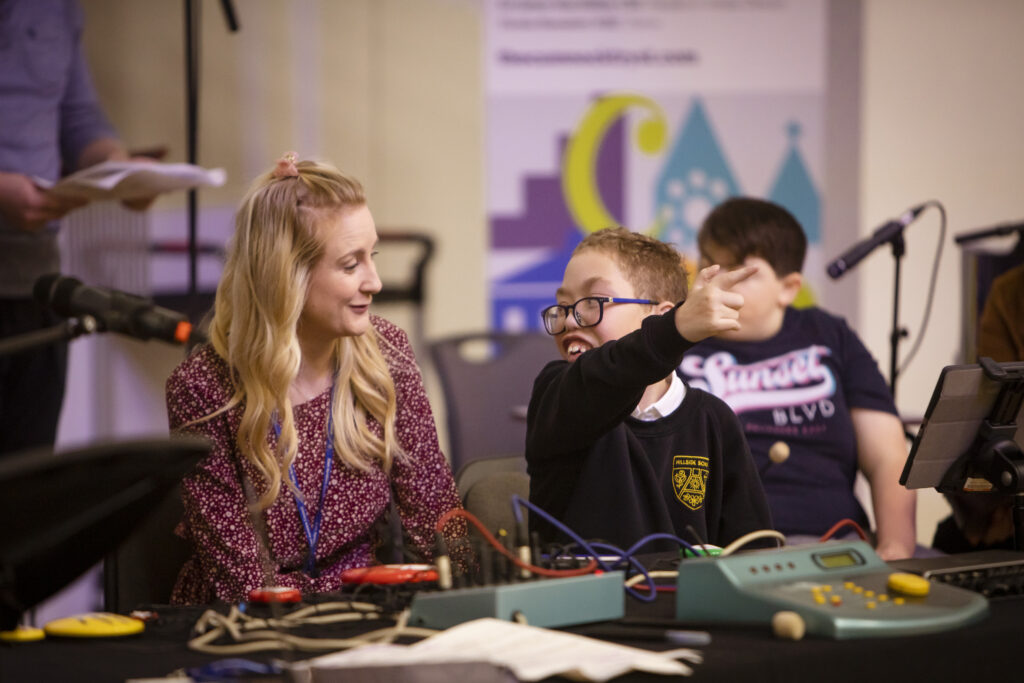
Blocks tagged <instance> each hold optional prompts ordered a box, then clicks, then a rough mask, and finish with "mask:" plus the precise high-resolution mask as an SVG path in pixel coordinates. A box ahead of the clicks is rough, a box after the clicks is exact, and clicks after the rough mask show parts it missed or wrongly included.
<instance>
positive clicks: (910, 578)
mask: <svg viewBox="0 0 1024 683" xmlns="http://www.w3.org/2000/svg"><path fill="white" fill-rule="evenodd" d="M888 585H889V590H891V591H895V592H897V593H903V594H904V595H916V596H925V595H928V590H929V589H930V588H931V584H930V583H928V579H925V578H922V577H920V576H918V575H917V574H907V573H905V572H896V573H894V574H889V582H888Z"/></svg>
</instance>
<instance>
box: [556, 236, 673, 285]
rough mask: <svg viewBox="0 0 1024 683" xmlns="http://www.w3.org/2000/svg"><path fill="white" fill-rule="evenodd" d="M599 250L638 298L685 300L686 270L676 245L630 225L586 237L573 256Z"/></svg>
mask: <svg viewBox="0 0 1024 683" xmlns="http://www.w3.org/2000/svg"><path fill="white" fill-rule="evenodd" d="M586 249H596V250H598V251H601V252H603V253H605V254H607V255H608V256H610V257H611V258H612V259H613V260H614V261H615V263H616V264H617V265H618V266H619V269H620V270H621V271H622V274H623V276H624V277H625V278H626V280H628V281H629V283H630V284H631V285H633V290H634V294H635V295H636V296H637V297H641V298H645V299H653V300H655V301H658V302H661V301H672V302H675V303H679V302H680V301H684V300H685V299H686V270H685V268H684V267H683V258H682V256H681V255H680V254H679V252H678V251H676V250H675V248H674V247H673V246H672V245H670V244H666V243H665V242H659V241H658V240H656V239H654V238H653V237H648V236H647V235H643V234H641V233H638V232H633V231H631V230H629V229H627V228H623V227H618V228H605V229H604V230H598V231H597V232H594V233H591V234H589V235H587V236H586V237H585V238H583V241H582V242H580V243H579V244H577V245H576V249H574V250H573V252H572V253H573V255H576V254H578V253H580V252H581V251H584V250H586Z"/></svg>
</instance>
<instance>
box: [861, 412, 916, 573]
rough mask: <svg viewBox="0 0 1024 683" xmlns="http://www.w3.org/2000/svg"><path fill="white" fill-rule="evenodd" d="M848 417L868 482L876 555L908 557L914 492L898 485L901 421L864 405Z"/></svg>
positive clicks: (902, 448)
mask: <svg viewBox="0 0 1024 683" xmlns="http://www.w3.org/2000/svg"><path fill="white" fill-rule="evenodd" d="M850 418H851V419H852V420H853V429H854V432H855V434H856V436H857V460H858V464H859V466H860V469H861V471H862V472H864V476H865V477H867V480H868V483H870V484H871V503H872V506H873V507H874V509H875V525H876V526H877V527H878V529H877V531H878V543H877V547H876V551H877V552H878V556H879V557H881V558H882V559H883V560H899V559H903V558H907V557H910V556H911V555H913V554H914V547H915V545H916V542H917V530H916V526H915V516H916V513H917V495H916V494H915V493H914V492H913V491H910V490H908V489H906V488H904V487H903V486H901V485H900V474H901V472H902V471H903V465H904V463H905V462H906V460H907V446H906V443H907V442H906V437H905V436H904V434H903V423H902V422H900V419H899V418H898V417H897V416H895V415H893V414H892V413H886V412H883V411H880V410H869V409H867V408H852V409H851V410H850Z"/></svg>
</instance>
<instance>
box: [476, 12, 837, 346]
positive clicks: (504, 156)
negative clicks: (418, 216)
mask: <svg viewBox="0 0 1024 683" xmlns="http://www.w3.org/2000/svg"><path fill="white" fill-rule="evenodd" d="M825 2H826V0H746V1H742V0H548V1H540V0H486V3H485V7H486V10H485V22H486V27H485V28H486V30H485V46H484V50H485V53H486V54H485V68H486V78H487V83H486V87H487V106H488V111H487V143H486V153H487V171H488V181H487V187H488V197H487V205H488V220H489V226H490V236H491V252H490V263H489V275H490V290H491V301H492V309H491V310H492V320H491V322H492V326H493V327H494V328H495V329H504V330H510V331H519V330H528V329H529V330H535V329H540V310H541V309H542V308H544V307H545V306H547V305H550V304H551V303H553V301H554V293H555V289H556V288H557V287H558V285H559V284H560V282H561V279H562V271H563V270H564V268H565V264H566V263H567V262H568V259H569V254H570V253H571V251H572V249H573V248H574V247H575V245H576V244H577V243H578V242H579V241H580V239H582V237H583V235H585V234H587V233H588V232H592V231H595V230H599V229H601V228H605V227H609V226H615V225H624V226H626V227H629V228H630V229H633V230H636V231H643V232H646V233H648V234H651V235H654V236H656V237H658V238H659V239H663V240H665V241H668V242H672V243H673V244H675V245H676V246H677V247H678V248H679V249H680V250H681V251H683V252H684V253H686V254H688V255H689V256H691V258H693V259H694V260H695V259H696V249H695V236H696V231H697V229H698V228H699V227H700V224H701V221H702V220H703V219H704V217H705V216H706V215H707V213H708V212H709V211H710V210H711V209H712V208H713V207H714V206H715V205H716V204H718V203H719V202H721V201H722V200H723V199H725V198H727V197H730V196H735V195H748V196H757V197H764V198H766V199H770V200H772V201H775V202H778V203H779V204H782V205H783V206H785V207H786V208H788V209H789V210H790V211H791V212H792V213H793V214H794V215H795V216H796V218H797V219H798V220H799V221H800V223H801V225H802V226H803V227H804V230H805V231H806V233H807V237H808V242H809V245H808V246H809V248H808V258H807V262H806V263H805V267H804V273H805V274H808V275H809V277H807V280H808V286H809V289H810V290H811V291H812V292H813V290H814V288H815V279H814V277H813V274H814V273H820V272H822V264H823V260H824V259H823V257H822V254H821V248H820V245H821V201H822V200H821V187H822V178H823V173H824V168H823V166H824V147H823V146H824V144H825V143H824V139H823V128H824V113H825V112H824V104H825V82H824V81H825V78H824V74H825V60H826V48H825V38H826V30H825V29H826V26H825V23H826V16H825V10H826V6H825Z"/></svg>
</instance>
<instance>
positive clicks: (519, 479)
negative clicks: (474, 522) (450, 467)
mask: <svg viewBox="0 0 1024 683" xmlns="http://www.w3.org/2000/svg"><path fill="white" fill-rule="evenodd" d="M455 483H456V485H457V486H458V488H459V495H460V496H462V505H463V507H465V508H466V510H468V511H469V512H471V513H472V514H473V515H474V516H475V517H476V518H477V519H479V520H480V522H481V523H482V524H483V525H484V527H485V528H486V529H487V530H488V531H491V532H495V531H497V530H498V529H505V530H506V531H508V532H510V533H515V527H516V520H515V513H514V512H513V508H512V496H513V495H518V496H519V497H521V498H528V497H529V495H530V478H529V476H528V475H527V474H526V459H525V458H524V457H523V456H521V455H511V456H503V457H498V458H487V459H484V460H474V461H472V462H470V463H467V464H466V465H463V466H462V468H461V469H460V470H459V472H458V474H457V475H456V477H455ZM523 514H526V511H525V510H524V511H523Z"/></svg>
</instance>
